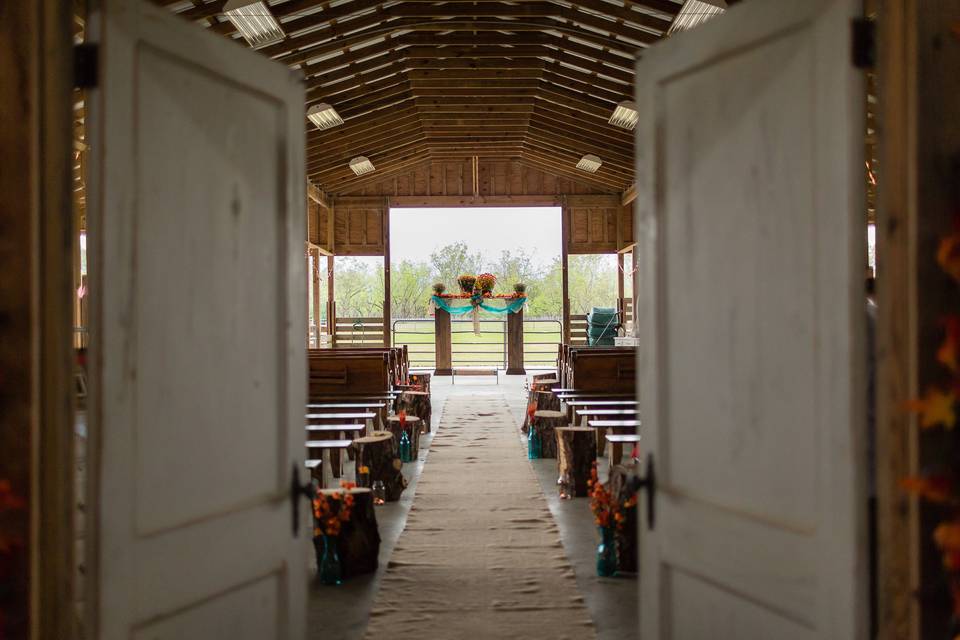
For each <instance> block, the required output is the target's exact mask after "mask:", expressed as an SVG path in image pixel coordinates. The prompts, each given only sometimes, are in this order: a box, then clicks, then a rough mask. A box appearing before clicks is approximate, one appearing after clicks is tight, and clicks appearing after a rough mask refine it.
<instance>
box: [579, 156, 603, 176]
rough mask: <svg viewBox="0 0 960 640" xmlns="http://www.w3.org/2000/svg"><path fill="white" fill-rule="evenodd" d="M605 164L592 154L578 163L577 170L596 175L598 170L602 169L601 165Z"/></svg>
mask: <svg viewBox="0 0 960 640" xmlns="http://www.w3.org/2000/svg"><path fill="white" fill-rule="evenodd" d="M602 164H603V161H602V160H600V158H598V157H597V156H595V155H593V154H592V153H588V154H587V155H585V156H583V157H582V158H580V162H578V163H577V169H580V171H586V172H587V173H596V172H597V169H599V168H600V165H602Z"/></svg>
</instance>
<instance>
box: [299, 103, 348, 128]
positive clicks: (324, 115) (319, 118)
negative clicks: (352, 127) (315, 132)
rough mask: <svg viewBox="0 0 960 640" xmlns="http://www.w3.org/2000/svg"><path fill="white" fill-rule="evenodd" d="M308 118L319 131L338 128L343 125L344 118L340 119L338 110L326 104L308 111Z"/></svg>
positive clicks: (315, 106) (314, 106)
mask: <svg viewBox="0 0 960 640" xmlns="http://www.w3.org/2000/svg"><path fill="white" fill-rule="evenodd" d="M307 118H308V119H309V120H310V122H312V123H313V124H315V125H317V129H320V130H321V131H322V130H323V129H329V128H331V127H337V126H340V125H341V124H343V118H341V117H340V114H339V113H337V110H336V109H334V108H333V107H331V106H330V105H328V104H327V103H326V102H321V103H320V104H315V105H313V106H312V107H310V108H309V109H307Z"/></svg>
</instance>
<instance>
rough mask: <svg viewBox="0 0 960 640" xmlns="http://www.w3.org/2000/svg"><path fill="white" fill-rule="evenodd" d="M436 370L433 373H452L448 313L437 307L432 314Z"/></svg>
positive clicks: (443, 374) (451, 346)
mask: <svg viewBox="0 0 960 640" xmlns="http://www.w3.org/2000/svg"><path fill="white" fill-rule="evenodd" d="M433 318H434V320H433V330H434V344H435V345H436V347H435V350H436V354H437V357H436V361H437V362H436V367H437V368H436V371H434V372H433V373H434V375H438V376H449V375H453V344H452V339H453V336H452V335H451V334H450V314H449V313H448V312H447V311H444V310H443V309H440V308H438V309H437V311H436V313H435V314H434V316H433Z"/></svg>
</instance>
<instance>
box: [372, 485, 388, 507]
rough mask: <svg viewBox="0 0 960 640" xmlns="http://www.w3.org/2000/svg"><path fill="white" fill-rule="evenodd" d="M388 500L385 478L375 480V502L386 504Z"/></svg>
mask: <svg viewBox="0 0 960 640" xmlns="http://www.w3.org/2000/svg"><path fill="white" fill-rule="evenodd" d="M386 501H387V488H386V487H384V486H383V480H374V481H373V504H384V503H385V502H386Z"/></svg>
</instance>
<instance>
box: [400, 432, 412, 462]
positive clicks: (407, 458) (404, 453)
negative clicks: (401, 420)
mask: <svg viewBox="0 0 960 640" xmlns="http://www.w3.org/2000/svg"><path fill="white" fill-rule="evenodd" d="M400 461H401V462H413V447H412V446H411V444H410V436H409V435H407V430H406V429H404V430H403V431H402V432H401V434H400Z"/></svg>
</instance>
